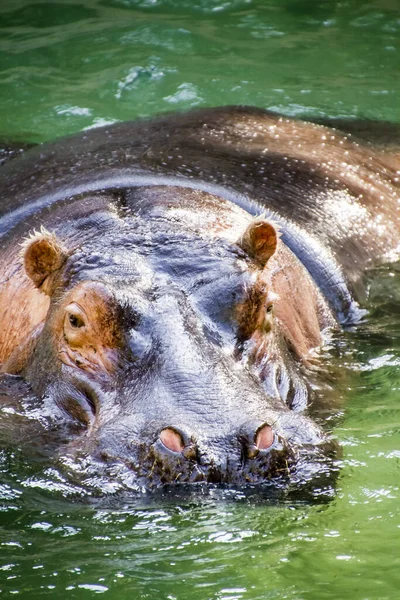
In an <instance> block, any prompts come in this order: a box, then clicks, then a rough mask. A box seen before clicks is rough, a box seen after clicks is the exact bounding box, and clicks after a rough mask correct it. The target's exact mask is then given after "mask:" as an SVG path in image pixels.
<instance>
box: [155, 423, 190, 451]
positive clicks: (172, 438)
mask: <svg viewBox="0 0 400 600" xmlns="http://www.w3.org/2000/svg"><path fill="white" fill-rule="evenodd" d="M160 440H161V441H162V443H163V444H164V446H165V447H166V448H168V450H171V451H172V452H182V450H183V449H184V448H185V444H184V442H183V439H182V436H181V434H180V433H178V432H177V431H175V429H171V428H170V427H166V428H165V429H163V430H162V431H161V433H160Z"/></svg>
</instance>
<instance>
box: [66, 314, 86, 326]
mask: <svg viewBox="0 0 400 600" xmlns="http://www.w3.org/2000/svg"><path fill="white" fill-rule="evenodd" d="M68 321H69V324H70V325H71V327H73V328H74V329H79V327H84V325H85V323H84V322H83V319H81V318H80V317H78V316H77V315H74V314H73V313H68Z"/></svg>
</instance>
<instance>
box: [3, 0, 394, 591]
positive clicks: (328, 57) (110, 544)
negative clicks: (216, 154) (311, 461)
mask: <svg viewBox="0 0 400 600" xmlns="http://www.w3.org/2000/svg"><path fill="white" fill-rule="evenodd" d="M399 46H400V13H399V6H398V2H397V1H395V0H385V1H384V0H376V1H372V0H371V1H370V2H362V1H356V0H354V1H350V0H347V1H346V0H344V1H342V2H333V1H324V2H322V1H321V2H318V1H317V2H315V1H311V0H310V1H308V0H274V1H273V0H258V1H256V0H254V1H251V0H231V1H225V2H224V1H223V0H221V1H212V0H193V1H191V0H141V1H140V0H81V1H74V0H69V1H68V2H66V1H65V2H63V1H59V0H51V1H50V0H48V1H42V2H40V1H37V2H34V1H28V0H12V1H11V0H3V2H1V4H0V136H1V137H3V138H8V139H15V140H20V141H23V140H25V141H36V142H37V141H44V140H47V139H53V138H55V137H58V136H60V135H64V134H67V133H71V132H74V131H79V130H81V129H83V128H85V127H93V126H96V125H99V124H102V123H108V122H113V121H116V120H123V119H132V118H136V117H139V116H140V117H141V116H149V115H153V114H156V113H159V112H165V111H171V110H181V109H187V108H190V107H194V106H215V105H222V104H254V105H257V106H261V107H265V108H272V109H275V110H279V111H281V112H284V113H285V114H288V115H295V116H297V115H310V116H313V117H326V116H329V117H335V116H340V117H357V118H365V117H367V118H373V119H382V120H385V121H394V122H399V121H400V115H399V109H398V98H399V95H400V94H399V92H400V77H398V74H399V65H400V55H399ZM399 300H400V270H399V268H398V267H395V266H392V267H388V268H382V269H381V270H379V271H377V272H376V273H374V274H373V276H372V275H371V281H370V285H369V298H368V300H367V301H366V305H367V307H368V308H369V310H370V313H369V316H368V318H367V320H366V322H365V323H364V324H363V325H361V326H360V327H359V328H358V330H357V331H355V332H345V333H343V335H341V336H339V338H338V339H337V341H336V342H335V344H334V345H333V347H332V349H331V360H332V362H333V363H334V364H335V365H337V366H338V367H339V368H340V372H341V373H343V378H341V379H340V381H338V382H337V388H338V395H339V396H340V397H341V399H342V401H343V403H342V405H341V408H339V409H338V410H337V411H336V413H335V421H334V423H335V427H334V434H335V436H336V437H337V438H338V440H339V441H340V442H341V445H342V447H343V456H342V458H341V461H340V467H341V469H340V476H339V480H338V482H337V486H336V491H335V494H334V495H333V497H332V498H331V500H330V501H327V499H326V497H320V496H318V490H316V491H315V498H314V499H313V498H311V499H308V500H307V501H305V500H304V501H301V500H296V499H295V498H286V499H280V500H274V499H270V500H268V499H266V498H257V497H256V496H254V495H251V494H250V495H248V496H246V495H244V494H241V493H240V492H237V491H232V492H231V493H229V490H228V491H226V492H225V493H223V494H221V492H220V491H219V490H211V491H209V492H208V493H207V492H206V491H201V490H199V492H198V493H197V494H193V495H191V496H190V497H186V498H182V497H179V496H178V497H174V493H173V492H172V493H170V494H169V495H168V496H167V497H165V498H162V497H156V498H149V497H147V496H143V497H141V498H139V499H138V498H135V499H133V498H129V497H126V496H122V497H118V496H117V497H115V495H114V494H113V493H112V491H113V490H112V489H109V498H108V500H107V499H105V498H99V497H96V496H97V494H96V493H94V492H92V493H91V494H92V495H90V493H89V492H88V491H87V490H86V491H85V490H83V489H82V488H80V487H79V486H75V487H74V486H73V485H72V484H71V483H69V482H68V481H66V480H64V479H63V477H62V472H61V471H59V470H58V468H57V465H54V466H52V467H49V465H48V464H47V463H46V462H45V461H43V460H41V458H40V451H39V450H40V436H39V437H38V435H37V433H38V432H37V430H36V429H35V426H33V427H32V429H31V430H30V433H29V435H25V436H22V435H20V436H19V437H18V431H17V434H16V435H14V434H13V435H11V434H10V427H9V424H10V423H11V422H15V419H18V418H19V417H18V415H15V413H13V407H12V405H10V403H7V402H6V401H5V400H4V396H3V404H2V406H3V408H2V413H1V418H0V438H1V442H2V443H1V445H0V448H1V450H0V471H1V475H0V593H1V595H2V596H3V597H10V598H11V597H12V596H14V595H17V596H18V597H23V598H41V597H46V596H47V595H48V596H51V597H52V598H60V599H65V598H85V599H87V598H89V597H92V596H93V595H94V594H104V595H105V597H108V598H115V599H116V600H117V599H118V600H125V599H128V598H129V599H130V600H131V599H132V598H135V599H136V598H137V599H139V598H140V599H142V598H143V599H144V598H150V599H154V598H159V599H171V600H174V599H176V600H186V599H187V598H191V599H194V600H196V599H199V600H204V599H210V600H211V599H213V600H214V599H218V600H234V599H242V598H243V599H249V600H256V599H262V600H264V599H270V598H271V599H276V598H279V599H284V598H286V599H293V600H325V599H326V600H337V599H339V598H340V599H347V598H348V599H351V600H378V599H379V600H385V599H390V600H392V599H393V600H394V599H396V598H398V597H399V589H400V553H399V551H398V549H399V548H400V508H399V506H400V502H399V500H400V490H399V486H400V402H399V400H400V369H399V365H400V311H399V308H398V307H399ZM23 393H25V392H24V390H23V389H21V394H23ZM337 412H339V415H338V414H337ZM328 414H329V413H328ZM21 418H22V417H21ZM45 425H46V424H45V423H44V426H45ZM24 446H25V448H27V447H28V448H29V449H30V450H29V452H28V454H29V453H30V458H29V457H28V458H27V451H26V450H25V451H23V450H22V448H23V447H24ZM102 485H103V482H101V481H99V482H98V487H99V488H102Z"/></svg>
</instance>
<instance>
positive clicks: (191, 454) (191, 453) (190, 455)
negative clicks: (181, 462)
mask: <svg viewBox="0 0 400 600" xmlns="http://www.w3.org/2000/svg"><path fill="white" fill-rule="evenodd" d="M182 454H183V456H184V457H185V458H186V459H187V460H192V461H195V460H197V448H196V446H195V445H194V444H190V445H189V446H186V447H185V448H184V449H183V450H182Z"/></svg>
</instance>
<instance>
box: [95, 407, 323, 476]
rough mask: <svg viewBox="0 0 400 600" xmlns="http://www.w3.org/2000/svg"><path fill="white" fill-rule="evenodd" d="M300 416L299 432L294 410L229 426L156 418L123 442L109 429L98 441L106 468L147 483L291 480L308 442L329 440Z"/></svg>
mask: <svg viewBox="0 0 400 600" xmlns="http://www.w3.org/2000/svg"><path fill="white" fill-rule="evenodd" d="M297 420H298V421H299V422H300V425H299V422H298V423H297V431H294V429H293V422H292V419H291V414H290V412H289V411H288V414H287V415H286V413H285V414H284V415H282V416H281V417H278V418H273V417H272V416H271V415H270V416H269V418H268V420H260V421H258V420H257V419H249V420H247V421H245V422H244V423H241V424H237V423H236V424H235V423H233V422H230V425H229V431H227V428H222V429H221V430H220V431H218V428H211V427H210V428H209V429H207V428H206V427H202V428H194V427H191V426H190V425H185V424H182V423H180V424H179V426H176V425H175V424H173V425H172V424H165V423H163V424H160V425H158V426H155V423H154V421H153V422H152V423H151V424H149V423H147V425H146V426H145V427H144V428H140V429H137V430H136V432H135V434H134V436H132V431H131V432H130V433H129V435H128V437H127V438H126V439H127V443H126V445H125V446H124V447H121V446H120V445H118V446H114V445H112V444H111V443H110V440H112V439H114V440H115V435H112V433H111V432H110V431H104V432H103V434H102V435H101V436H100V439H98V440H97V444H96V446H97V450H98V453H96V454H97V456H98V457H100V460H101V461H102V462H103V464H104V466H105V468H106V469H107V467H110V468H111V469H114V468H115V467H116V466H117V465H119V467H118V468H123V469H127V477H132V479H133V480H134V481H135V482H136V483H137V484H138V485H143V486H145V487H146V488H157V487H159V486H162V485H165V484H182V483H190V484H192V483H213V484H229V485H243V484H259V483H269V482H272V481H274V482H276V481H277V480H280V481H282V480H285V481H289V480H290V479H291V478H292V476H293V473H294V472H296V471H298V469H299V468H300V467H301V465H300V463H299V460H298V459H299V456H300V454H301V459H302V460H303V459H304V460H307V459H306V455H305V448H306V446H307V444H308V445H309V447H310V448H312V452H313V453H314V455H315V445H316V442H317V444H318V445H319V447H320V450H323V447H324V444H325V443H326V442H327V438H326V437H325V435H324V434H323V433H322V432H321V431H320V430H319V429H318V428H316V426H315V424H314V423H313V422H312V421H311V420H310V419H308V418H307V417H304V416H302V415H297ZM301 422H302V423H301ZM235 425H236V426H235ZM302 425H303V426H302ZM126 426H127V423H125V427H126ZM151 431H152V433H151ZM127 433H128V432H127ZM303 435H304V437H303ZM304 442H306V443H304ZM92 450H93V446H92V448H91V451H92ZM299 451H300V454H299ZM92 454H93V452H92ZM129 473H130V475H129ZM124 479H125V480H127V479H126V478H124Z"/></svg>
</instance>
